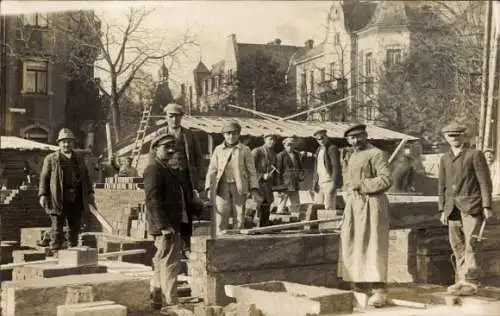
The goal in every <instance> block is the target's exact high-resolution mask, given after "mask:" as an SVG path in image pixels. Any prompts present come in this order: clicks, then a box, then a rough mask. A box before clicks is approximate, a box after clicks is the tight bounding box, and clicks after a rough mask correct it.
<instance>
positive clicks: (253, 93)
mask: <svg viewBox="0 0 500 316" xmlns="http://www.w3.org/2000/svg"><path fill="white" fill-rule="evenodd" d="M252 102H253V110H254V111H257V101H256V100H255V88H253V89H252ZM253 116H255V114H253Z"/></svg>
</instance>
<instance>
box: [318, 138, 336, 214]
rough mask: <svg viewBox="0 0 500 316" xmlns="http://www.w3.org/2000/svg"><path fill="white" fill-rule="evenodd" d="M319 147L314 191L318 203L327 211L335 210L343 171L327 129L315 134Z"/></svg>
mask: <svg viewBox="0 0 500 316" xmlns="http://www.w3.org/2000/svg"><path fill="white" fill-rule="evenodd" d="M313 136H314V138H316V140H317V142H318V144H319V147H318V149H317V150H316V155H315V156H316V160H315V162H314V174H313V185H312V189H313V191H315V192H316V203H318V204H324V205H325V209H327V210H335V209H336V200H337V189H339V188H341V187H342V169H341V166H340V154H339V150H338V148H337V146H335V145H334V144H332V143H331V142H330V141H329V139H328V135H327V132H326V130H325V129H322V130H319V131H317V132H316V133H314V134H313Z"/></svg>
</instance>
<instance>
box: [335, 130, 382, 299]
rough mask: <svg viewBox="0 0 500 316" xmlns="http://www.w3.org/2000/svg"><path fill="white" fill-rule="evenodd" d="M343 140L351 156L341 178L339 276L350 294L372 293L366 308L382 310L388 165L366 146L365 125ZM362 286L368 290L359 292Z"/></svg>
mask: <svg viewBox="0 0 500 316" xmlns="http://www.w3.org/2000/svg"><path fill="white" fill-rule="evenodd" d="M344 137H345V138H346V139H347V142H348V143H349V144H350V145H351V146H352V147H353V152H352V154H351V156H350V158H349V163H348V165H347V171H346V177H345V182H346V183H345V188H346V197H345V200H346V207H345V210H344V220H343V223H342V229H341V235H340V236H341V248H342V251H341V256H342V257H341V268H340V274H341V277H342V278H343V279H344V281H347V282H352V284H353V289H354V290H361V291H369V292H370V291H372V290H373V295H372V296H371V297H370V299H369V300H368V304H369V305H371V306H375V307H382V306H384V305H386V304H387V292H386V282H387V274H388V248H389V213H388V212H389V201H388V199H387V196H386V195H385V193H384V192H385V191H387V190H388V189H389V188H390V187H391V173H390V170H389V164H388V160H387V157H386V154H385V153H384V152H383V151H381V150H380V149H378V148H376V147H374V146H373V145H371V144H369V143H368V142H367V138H368V135H367V133H366V126H365V125H363V124H358V125H354V126H352V127H350V128H349V129H347V130H346V131H345V133H344ZM365 284H367V285H369V288H364V289H361V286H362V285H365Z"/></svg>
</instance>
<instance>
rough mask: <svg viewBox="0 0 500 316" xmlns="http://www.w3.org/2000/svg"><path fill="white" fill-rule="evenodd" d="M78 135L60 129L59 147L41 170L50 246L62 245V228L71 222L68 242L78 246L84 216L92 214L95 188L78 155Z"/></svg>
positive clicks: (41, 197) (40, 189) (42, 200)
mask: <svg viewBox="0 0 500 316" xmlns="http://www.w3.org/2000/svg"><path fill="white" fill-rule="evenodd" d="M75 141H76V139H75V136H74V135H73V132H71V130H70V129H68V128H63V129H61V131H60V132H59V135H58V137H57V140H56V143H57V144H58V146H59V150H58V151H56V152H54V153H51V154H49V155H47V157H45V160H44V161H43V167H42V171H41V173H40V183H39V192H38V195H39V197H40V205H41V206H42V207H43V208H44V209H45V211H46V212H47V214H49V216H50V220H51V222H52V225H51V229H50V230H51V235H52V236H51V238H50V248H51V250H52V251H54V252H55V251H57V250H59V249H61V248H63V245H64V243H65V242H64V239H65V237H64V234H63V227H64V225H65V223H66V222H67V224H68V237H69V238H68V239H69V240H68V242H69V246H70V247H76V246H77V243H78V234H79V233H80V229H81V226H82V224H86V223H82V222H83V221H84V219H86V218H87V216H88V214H90V209H89V205H90V204H92V205H95V201H94V189H93V188H92V183H91V181H90V177H89V172H88V169H87V167H86V164H85V161H84V158H83V156H82V155H80V154H77V153H76V152H75V150H74V148H75Z"/></svg>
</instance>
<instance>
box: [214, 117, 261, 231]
mask: <svg viewBox="0 0 500 316" xmlns="http://www.w3.org/2000/svg"><path fill="white" fill-rule="evenodd" d="M240 133H241V125H240V124H238V122H235V121H233V122H227V123H225V124H224V125H223V126H222V134H223V136H224V141H223V142H222V143H221V144H220V145H218V146H217V147H215V149H214V152H213V154H212V157H211V158H210V164H209V166H208V172H207V176H206V179H205V191H206V193H207V197H209V198H210V197H211V196H212V193H214V194H215V206H216V209H217V210H216V218H215V220H216V226H217V227H216V233H217V234H220V233H222V232H223V231H224V230H227V229H228V227H229V226H228V225H229V218H230V217H231V215H232V213H233V212H232V211H234V212H235V213H236V214H235V215H236V216H234V217H233V219H234V222H233V228H234V229H241V228H244V224H245V202H246V198H247V195H248V194H249V193H251V194H252V196H253V198H254V199H255V200H261V197H260V195H259V193H258V190H259V181H258V179H257V171H256V170H255V163H254V160H253V157H252V152H251V151H250V148H248V147H247V146H246V145H243V144H242V143H240ZM260 202H261V201H259V203H260Z"/></svg>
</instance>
